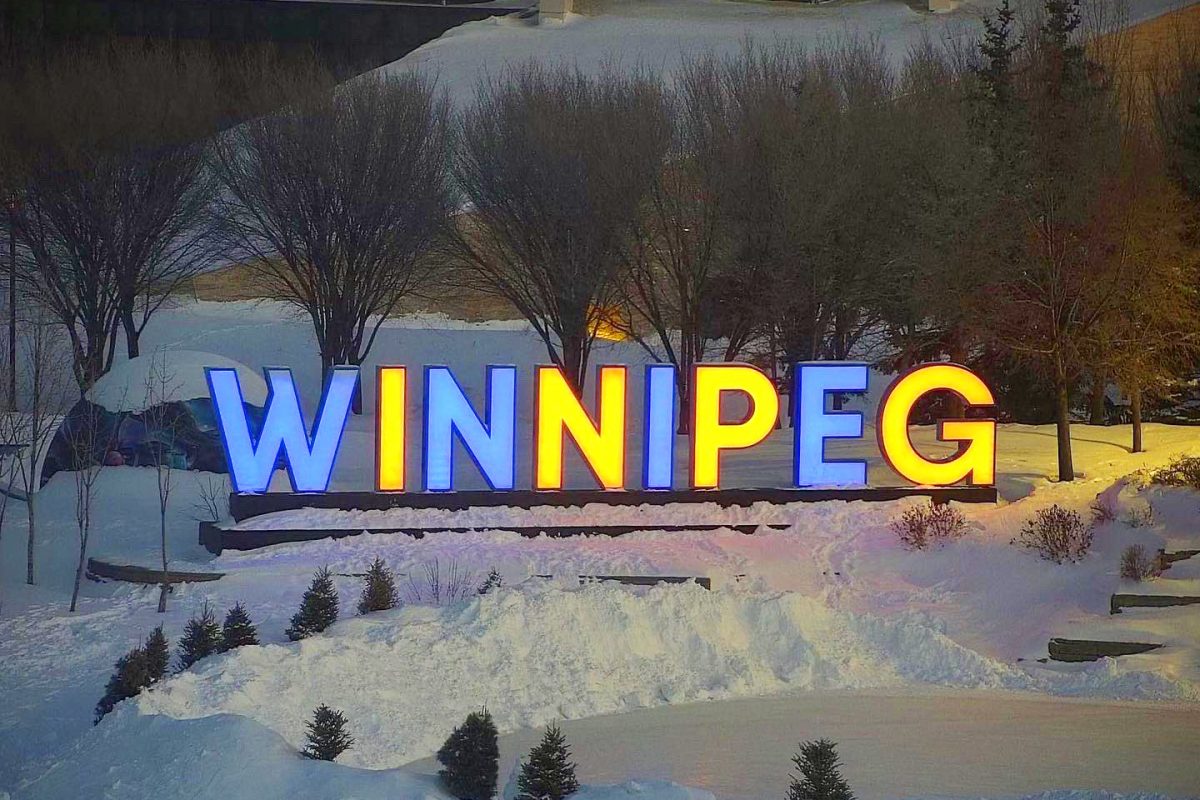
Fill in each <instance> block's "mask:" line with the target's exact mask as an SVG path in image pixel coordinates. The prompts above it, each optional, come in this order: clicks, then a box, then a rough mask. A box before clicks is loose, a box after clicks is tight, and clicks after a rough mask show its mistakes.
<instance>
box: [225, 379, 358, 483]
mask: <svg viewBox="0 0 1200 800" xmlns="http://www.w3.org/2000/svg"><path fill="white" fill-rule="evenodd" d="M263 373H264V374H265V375H266V378H267V387H268V389H269V393H268V395H267V407H266V413H265V415H264V417H263V423H262V430H260V431H259V432H258V437H257V440H256V439H254V438H253V437H252V435H251V433H250V425H249V422H248V421H247V419H246V407H245V405H243V401H242V387H241V384H239V383H238V377H237V370H233V369H217V368H208V369H205V374H206V376H207V378H208V390H209V394H210V395H211V396H212V400H213V407H214V408H215V409H216V412H217V426H218V427H219V428H220V430H221V441H222V442H223V443H224V445H225V458H226V461H227V462H228V464H229V477H230V480H231V481H232V482H233V488H234V490H235V491H238V492H265V491H266V490H267V488H268V487H269V485H270V483H271V472H272V471H273V470H274V469H275V461H276V459H278V458H279V448H280V447H282V448H283V450H284V453H285V454H286V456H287V469H288V477H289V478H290V479H291V482H292V491H295V492H323V491H325V489H326V488H328V486H329V476H330V475H331V474H332V472H333V463H334V461H335V460H336V458H337V451H338V446H339V445H340V444H341V440H342V431H343V429H344V428H345V427H346V417H347V416H348V415H349V413H350V401H351V400H352V399H353V398H354V387H355V385H356V384H357V383H358V367H335V368H334V370H333V372H332V373H331V374H330V376H329V382H328V383H327V384H326V386H325V393H324V394H323V395H322V397H321V407H320V409H318V411H317V421H316V424H315V426H314V429H313V434H312V437H311V438H310V437H309V435H308V429H307V427H306V426H305V424H304V415H303V413H302V412H301V411H300V398H299V396H298V395H297V393H296V384H295V381H293V380H292V372H291V370H288V369H272V368H268V369H265V370H263Z"/></svg>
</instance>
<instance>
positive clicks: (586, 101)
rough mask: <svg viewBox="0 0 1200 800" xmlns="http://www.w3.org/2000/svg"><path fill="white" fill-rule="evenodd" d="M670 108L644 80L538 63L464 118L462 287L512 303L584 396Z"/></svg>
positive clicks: (510, 77)
mask: <svg viewBox="0 0 1200 800" xmlns="http://www.w3.org/2000/svg"><path fill="white" fill-rule="evenodd" d="M663 103H664V101H663V97H662V89H661V86H660V83H659V81H658V80H657V79H655V78H654V77H652V76H650V75H648V74H645V73H643V72H640V71H633V72H617V71H616V70H615V69H606V70H604V71H602V73H601V74H600V75H599V76H596V77H591V76H588V75H585V74H583V73H582V72H581V71H580V70H579V69H577V68H572V67H566V66H560V67H554V68H551V67H546V66H544V65H541V64H537V63H527V64H524V65H522V66H519V67H514V68H510V69H508V70H506V71H505V72H504V73H503V75H502V76H501V77H500V78H499V79H495V80H489V81H485V82H483V83H481V84H480V86H479V88H478V90H477V94H476V98H475V103H474V105H473V106H472V107H471V108H470V109H468V110H467V112H466V113H465V116H464V118H463V121H462V136H461V147H460V148H459V151H458V158H457V161H456V164H455V175H456V177H457V179H458V183H459V186H460V187H461V189H462V191H463V193H464V194H465V195H466V199H467V201H468V202H469V204H470V206H469V210H468V211H467V212H466V213H464V214H463V215H461V218H460V223H459V225H458V226H457V235H456V236H455V237H454V240H453V254H454V258H455V260H456V262H457V264H458V266H459V267H460V271H459V275H460V279H461V281H462V282H464V283H465V284H466V285H468V286H469V287H471V288H474V289H476V290H478V291H481V292H486V293H488V294H491V295H494V296H497V297H500V298H503V299H505V300H507V301H508V302H510V303H511V304H512V305H513V306H514V307H515V308H516V309H517V311H519V312H520V313H521V315H522V316H523V317H525V319H527V320H528V321H529V323H530V325H532V326H533V328H534V330H535V331H536V332H537V334H538V336H539V337H541V339H542V341H543V343H544V344H545V346H546V351H547V353H548V355H549V357H550V360H551V361H552V362H553V363H554V364H556V365H558V366H559V367H561V368H562V369H563V371H564V373H565V374H566V375H567V378H568V380H570V381H571V382H572V384H573V386H574V387H575V388H576V389H577V390H578V389H580V388H581V387H582V386H583V384H584V381H585V379H586V376H587V368H588V357H589V354H590V352H591V347H592V343H593V341H594V339H595V336H596V331H597V329H598V327H599V324H600V322H601V321H602V320H605V319H606V317H607V316H610V311H611V307H612V306H613V304H614V302H615V300H616V276H617V272H618V269H619V266H620V263H621V260H622V254H623V252H625V250H626V237H627V236H628V235H629V231H630V230H631V229H632V228H633V221H634V220H635V218H636V214H637V212H638V209H639V207H640V205H641V203H642V199H643V198H644V197H645V196H646V193H647V191H648V189H649V186H650V184H651V182H652V181H653V178H654V176H655V174H657V173H656V168H657V166H658V164H659V163H660V161H659V154H657V153H655V152H653V150H654V148H661V147H663V146H665V145H666V144H667V142H666V141H664V137H662V136H661V135H660V131H661V127H660V122H658V121H660V120H661V119H662V118H663V113H664V112H663ZM647 156H648V157H647Z"/></svg>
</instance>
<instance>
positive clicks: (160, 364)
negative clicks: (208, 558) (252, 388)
mask: <svg viewBox="0 0 1200 800" xmlns="http://www.w3.org/2000/svg"><path fill="white" fill-rule="evenodd" d="M149 358H150V359H151V363H150V369H149V371H148V372H147V373H146V384H145V386H144V387H143V389H144V390H145V395H144V399H143V403H142V405H143V407H144V410H143V411H142V421H143V423H144V424H145V426H146V430H147V431H148V432H150V433H151V435H153V436H154V437H155V438H154V441H153V444H152V458H153V463H152V465H151V466H153V467H154V476H155V485H156V487H157V489H158V540H159V552H160V553H161V555H162V584H161V585H160V586H159V593H158V613H160V614H161V613H163V612H164V611H166V610H167V594H168V593H169V592H170V590H171V585H170V583H169V582H168V580H167V578H168V572H167V507H168V505H169V504H170V500H171V489H172V488H173V487H174V478H175V466H176V465H175V459H176V457H177V453H178V450H177V449H176V447H175V437H176V435H178V434H179V433H180V420H181V416H180V415H181V414H182V413H183V412H182V410H181V408H180V404H179V402H178V401H179V396H178V395H179V390H180V386H181V384H180V382H179V381H178V380H177V379H176V376H175V372H174V371H173V370H172V369H171V366H170V364H169V363H168V355H167V351H166V350H163V349H159V350H156V351H155V352H154V353H151V354H150V356H149Z"/></svg>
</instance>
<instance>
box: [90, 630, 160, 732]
mask: <svg viewBox="0 0 1200 800" xmlns="http://www.w3.org/2000/svg"><path fill="white" fill-rule="evenodd" d="M113 667H114V668H113V674H112V677H110V678H109V679H108V684H107V685H106V686H105V687H104V696H103V697H102V698H100V702H99V703H97V704H96V719H95V723H99V722H100V720H101V719H102V718H103V717H104V715H105V714H107V713H108V712H110V711H112V710H113V708H115V707H116V705H117V703H119V702H121V701H122V700H127V699H129V698H130V697H135V696H137V694H138V693H139V692H141V691H142V689H145V688H146V687H147V686H149V685H150V683H151V681H152V678H151V677H150V664H149V661H148V659H147V658H146V651H144V650H143V649H142V648H140V647H135V648H134V649H132V650H130V651H129V652H128V653H126V654H125V655H123V656H121V657H120V658H118V659H117V662H116V664H114V665H113Z"/></svg>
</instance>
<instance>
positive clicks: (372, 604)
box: [358, 557, 396, 614]
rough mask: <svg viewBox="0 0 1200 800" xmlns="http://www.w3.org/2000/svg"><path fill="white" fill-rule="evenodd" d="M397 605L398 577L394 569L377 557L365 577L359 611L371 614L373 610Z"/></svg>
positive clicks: (385, 609)
mask: <svg viewBox="0 0 1200 800" xmlns="http://www.w3.org/2000/svg"><path fill="white" fill-rule="evenodd" d="M395 607H396V579H395V578H394V577H393V576H392V571H391V570H390V569H388V568H387V565H386V564H384V563H383V559H382V558H378V557H376V558H375V560H374V561H372V562H371V566H370V567H369V568H368V569H367V576H366V578H364V579H363V590H362V597H360V598H359V600H358V613H359V614H370V613H371V612H372V611H387V610H388V609H389V608H395Z"/></svg>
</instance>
